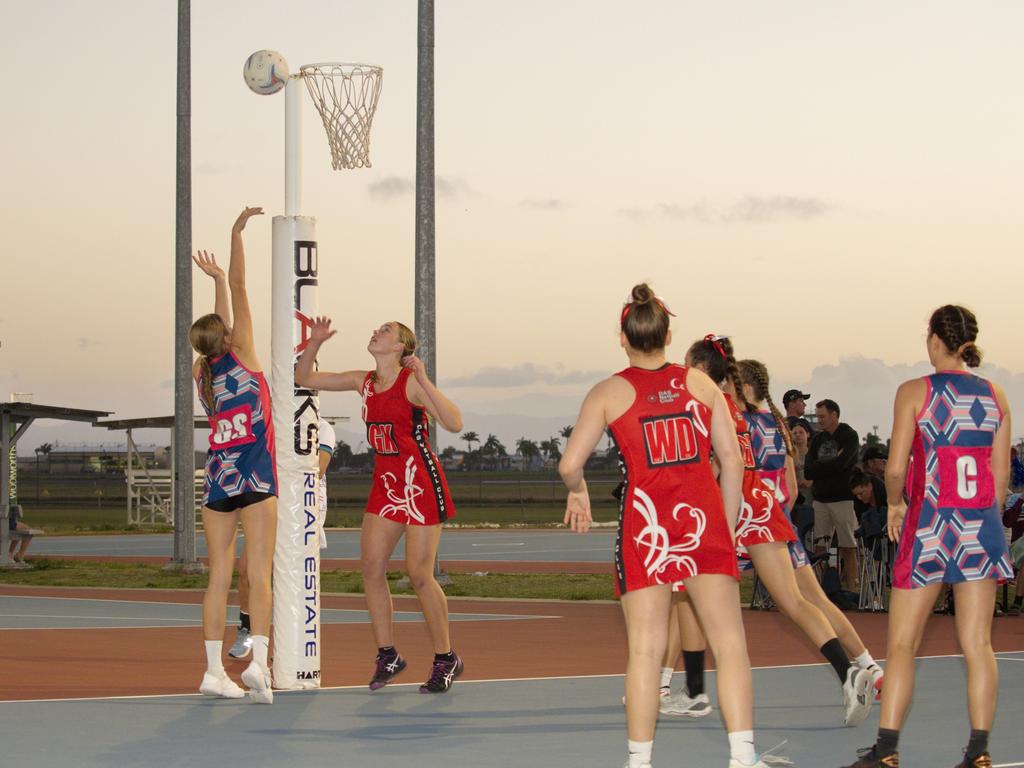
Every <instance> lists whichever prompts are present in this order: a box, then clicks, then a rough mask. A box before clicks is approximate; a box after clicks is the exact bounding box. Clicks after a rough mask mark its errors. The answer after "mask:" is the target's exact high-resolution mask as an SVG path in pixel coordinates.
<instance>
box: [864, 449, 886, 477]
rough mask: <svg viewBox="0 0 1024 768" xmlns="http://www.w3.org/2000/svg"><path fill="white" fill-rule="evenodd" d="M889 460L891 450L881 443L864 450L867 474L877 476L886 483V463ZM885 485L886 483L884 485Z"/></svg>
mask: <svg viewBox="0 0 1024 768" xmlns="http://www.w3.org/2000/svg"><path fill="white" fill-rule="evenodd" d="M888 460H889V452H888V451H886V450H885V448H883V447H882V446H880V445H871V446H868V448H867V450H865V451H864V460H863V463H864V472H865V474H868V475H871V476H872V477H877V478H878V479H879V480H880V481H881V482H882V483H883V484H884V483H885V463H886V462H887V461H888ZM883 487H884V485H883Z"/></svg>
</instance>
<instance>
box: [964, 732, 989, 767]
mask: <svg viewBox="0 0 1024 768" xmlns="http://www.w3.org/2000/svg"><path fill="white" fill-rule="evenodd" d="M966 752H967V755H966V756H967V759H968V760H973V759H974V758H976V757H977V756H978V755H980V754H983V753H985V752H988V731H975V730H974V729H973V728H972V729H971V740H970V741H968V742H967V750H966Z"/></svg>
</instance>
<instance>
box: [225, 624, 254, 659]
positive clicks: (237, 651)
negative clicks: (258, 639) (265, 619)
mask: <svg viewBox="0 0 1024 768" xmlns="http://www.w3.org/2000/svg"><path fill="white" fill-rule="evenodd" d="M251 652H252V632H250V631H249V630H248V629H246V628H245V627H239V628H238V634H237V635H235V643H234V645H232V646H231V649H230V650H229V651H228V656H230V657H231V658H233V659H244V658H245V657H246V656H248V655H249V654H250V653H251Z"/></svg>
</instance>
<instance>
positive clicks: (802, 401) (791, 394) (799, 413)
mask: <svg viewBox="0 0 1024 768" xmlns="http://www.w3.org/2000/svg"><path fill="white" fill-rule="evenodd" d="M810 396H811V395H810V393H809V392H801V391H800V390H799V389H790V390H787V391H786V394H784V395H783V396H782V407H783V408H785V409H786V418H787V419H788V418H789V417H790V416H792V417H793V418H796V419H802V418H804V414H805V413H807V399H808V398H809V397H810Z"/></svg>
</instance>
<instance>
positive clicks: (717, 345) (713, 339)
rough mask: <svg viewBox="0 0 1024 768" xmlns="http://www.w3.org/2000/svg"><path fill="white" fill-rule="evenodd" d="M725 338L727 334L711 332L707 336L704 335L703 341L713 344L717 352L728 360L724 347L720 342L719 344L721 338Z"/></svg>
mask: <svg viewBox="0 0 1024 768" xmlns="http://www.w3.org/2000/svg"><path fill="white" fill-rule="evenodd" d="M727 338H729V337H728V336H716V335H715V334H713V333H709V334H708V335H707V336H705V337H704V341H705V342H706V343H708V344H710V345H711V346H713V347H714V348H715V349H716V350H717V351H718V354H720V355H721V356H722V357H723V359H725V360H728V359H729V355H727V354H726V352H725V347H723V346H722V344H721V341H722V339H727Z"/></svg>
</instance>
